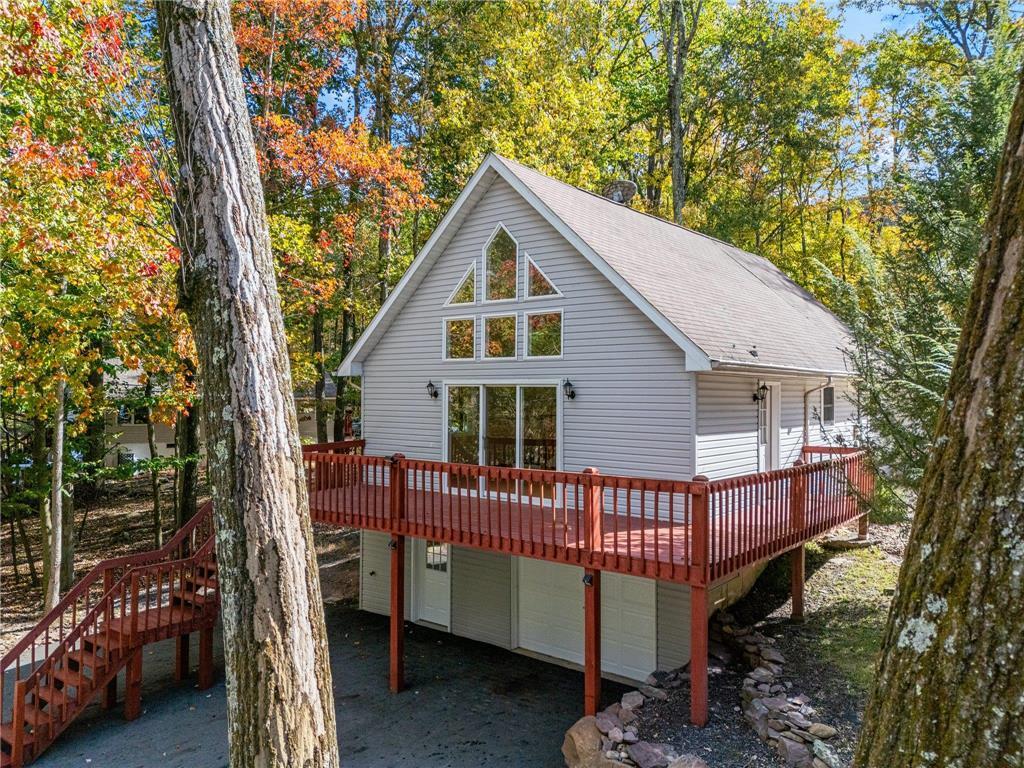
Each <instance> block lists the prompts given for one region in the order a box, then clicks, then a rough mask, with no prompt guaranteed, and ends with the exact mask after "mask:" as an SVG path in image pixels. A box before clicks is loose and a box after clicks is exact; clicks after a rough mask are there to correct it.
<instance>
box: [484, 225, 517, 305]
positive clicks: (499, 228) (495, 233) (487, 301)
mask: <svg viewBox="0 0 1024 768" xmlns="http://www.w3.org/2000/svg"><path fill="white" fill-rule="evenodd" d="M502 230H504V231H505V234H506V235H508V236H509V237H511V238H512V242H513V243H515V244H516V279H515V286H516V295H515V296H513V297H512V298H510V299H492V298H490V297H489V296H488V295H487V293H488V291H487V282H488V281H487V249H488V248H489V247H490V246H491V243H492V242H493V241H494V238H495V237H497V236H498V232H500V231H502ZM519 261H520V259H519V241H518V240H516V238H515V235H513V234H512V233H511V232H509V230H508V227H506V226H505V225H504V224H502V223H501V222H500V221H499V222H498V224H497V226H495V227H494V231H493V232H491V235H490V237H488V238H487V241H486V242H485V243H484V247H483V248H481V249H480V278H481V279H480V291H481V293H480V297H481V299H480V301H481V303H482V304H501V303H503V302H515V301H519Z"/></svg>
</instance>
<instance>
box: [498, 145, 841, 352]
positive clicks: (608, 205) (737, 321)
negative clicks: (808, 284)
mask: <svg viewBox="0 0 1024 768" xmlns="http://www.w3.org/2000/svg"><path fill="white" fill-rule="evenodd" d="M498 160H499V161H500V162H501V163H502V164H503V165H504V166H505V167H506V168H507V169H508V170H509V171H511V172H512V173H513V174H514V175H515V176H516V177H517V178H518V179H519V180H520V181H521V182H522V183H523V184H524V185H525V186H527V187H528V188H529V189H530V191H532V192H533V193H534V194H535V195H536V196H537V197H538V198H539V199H540V200H541V201H542V202H543V203H544V204H545V205H546V206H547V207H548V208H549V209H550V210H551V212H552V213H553V214H554V215H555V216H556V217H557V218H558V219H560V220H561V221H562V222H563V223H564V224H565V225H566V226H567V227H568V228H569V229H571V230H572V231H573V232H574V233H575V234H576V235H577V236H578V237H579V238H580V239H581V240H583V241H584V242H585V243H586V244H587V245H588V246H589V247H590V248H591V249H592V250H593V251H594V252H595V253H597V255H598V256H600V257H601V258H602V259H603V260H604V261H605V262H606V263H607V264H608V265H609V266H610V267H611V268H612V269H613V270H614V271H615V272H616V273H617V274H618V275H619V276H620V277H621V278H622V279H623V280H624V281H625V282H626V283H628V284H629V285H630V286H632V287H633V288H634V289H635V290H636V291H637V292H638V293H640V294H641V295H642V296H643V297H644V298H645V299H646V300H647V301H648V302H649V303H650V304H651V305H653V307H654V308H655V309H656V310H657V311H658V312H659V313H660V314H661V315H662V316H664V317H665V319H666V320H668V321H669V322H670V323H671V324H672V325H674V326H675V327H676V328H678V329H679V330H680V331H681V332H682V333H684V334H685V335H686V336H687V337H689V339H690V340H691V341H693V342H694V343H695V344H696V345H697V346H698V347H700V348H701V349H702V350H703V351H704V352H705V353H706V354H707V356H708V357H709V358H711V360H712V361H713V362H717V363H726V364H730V363H732V364H743V365H751V366H772V367H780V368H795V369H802V370H813V371H829V372H842V371H846V370H848V365H847V362H846V356H845V355H844V353H843V350H845V349H846V348H847V347H848V346H849V343H850V337H849V331H848V330H847V328H846V327H845V326H844V325H843V324H842V323H841V322H840V321H839V319H838V318H837V317H836V316H835V315H833V314H832V313H831V312H830V311H829V310H828V309H826V308H825V307H824V306H823V305H822V304H821V303H819V302H818V301H817V300H816V299H815V298H814V297H813V296H811V294H809V293H808V292H807V291H805V290H804V289H803V288H801V287H800V286H798V285H797V284H796V283H794V282H793V281H792V280H790V279H789V278H788V277H786V275H785V274H783V272H782V271H781V270H780V269H779V268H778V267H776V266H775V265H774V264H772V263H771V262H770V261H768V260H767V259H764V258H762V257H760V256H755V255H754V254H752V253H747V252H746V251H743V250H741V249H739V248H737V247H735V246H733V245H729V244H728V243H724V242H722V241H720V240H716V239H714V238H712V237H708V236H707V235H702V234H700V233H699V232H694V231H693V230H690V229H686V228H685V227H680V226H677V225H675V224H672V223H670V222H667V221H664V220H662V219H659V218H656V217H654V216H649V215H647V214H644V213H641V212H639V211H635V210H633V209H631V208H628V207H626V206H624V205H620V204H618V203H613V202H612V201H610V200H607V199H605V198H603V197H601V196H600V195H596V194H593V193H591V192H587V191H585V190H582V189H579V188H578V187H574V186H572V185H570V184H566V183H564V182H561V181H557V180H555V179H552V178H550V177H548V176H545V175H544V174H542V173H539V172H538V171H535V170H533V169H532V168H528V167H527V166H525V165H522V164H520V163H516V162H514V161H512V160H508V159H506V158H503V157H499V158H498ZM754 352H756V355H755V354H753V353H754Z"/></svg>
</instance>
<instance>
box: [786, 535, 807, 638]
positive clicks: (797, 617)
mask: <svg viewBox="0 0 1024 768" xmlns="http://www.w3.org/2000/svg"><path fill="white" fill-rule="evenodd" d="M805 554H806V550H805V548H804V545H803V544H801V545H800V546H798V547H795V548H794V549H791V550H790V551H789V581H790V592H791V593H792V595H793V610H792V612H791V614H790V615H791V616H792V618H793V620H794V621H802V620H803V618H804V564H805V562H806V557H805Z"/></svg>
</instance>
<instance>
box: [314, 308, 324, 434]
mask: <svg viewBox="0 0 1024 768" xmlns="http://www.w3.org/2000/svg"><path fill="white" fill-rule="evenodd" d="M312 352H313V360H314V361H315V363H314V364H315V367H316V383H315V384H314V385H313V417H314V419H315V420H316V441H317V442H318V443H326V442H327V401H326V400H325V399H324V381H325V378H326V376H327V368H326V367H325V366H324V311H323V309H322V308H321V307H317V308H316V312H315V313H314V314H313V350H312Z"/></svg>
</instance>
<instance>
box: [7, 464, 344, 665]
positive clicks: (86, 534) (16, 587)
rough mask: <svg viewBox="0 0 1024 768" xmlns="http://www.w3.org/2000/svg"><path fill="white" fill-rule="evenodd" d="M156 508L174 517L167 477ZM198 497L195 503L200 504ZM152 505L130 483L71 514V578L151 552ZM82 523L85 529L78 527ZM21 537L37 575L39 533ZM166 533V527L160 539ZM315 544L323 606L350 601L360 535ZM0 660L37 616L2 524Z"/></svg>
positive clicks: (22, 565)
mask: <svg viewBox="0 0 1024 768" xmlns="http://www.w3.org/2000/svg"><path fill="white" fill-rule="evenodd" d="M162 491H163V493H162V494H161V504H162V505H163V517H164V519H165V520H170V519H171V518H172V517H173V511H172V496H171V477H170V475H168V476H167V477H165V478H163V481H162ZM205 501H206V497H205V496H203V497H202V498H201V500H200V502H201V503H202V502H205ZM152 509H153V508H152V500H151V497H150V495H149V481H148V479H146V478H135V479H133V480H130V481H125V482H120V483H116V484H113V483H112V484H111V485H110V487H108V488H107V489H106V491H105V498H103V499H101V501H100V502H99V503H98V504H97V505H96V506H94V507H92V508H90V509H79V510H76V511H75V533H76V535H77V534H78V532H79V531H82V536H81V539H80V540H79V541H77V543H76V546H75V578H76V580H77V579H79V578H81V577H82V576H84V575H85V574H86V573H87V572H88V571H89V569H90V568H92V567H93V566H94V565H96V563H98V562H100V561H101V560H105V559H107V558H111V557H119V556H121V555H130V554H135V553H137V552H145V551H147V550H150V549H153V534H152ZM83 518H84V519H85V526H84V528H83V527H82V521H83ZM24 525H25V533H26V534H27V536H28V538H29V544H30V546H31V548H32V553H33V555H34V556H35V558H36V563H35V569H36V572H37V574H39V573H40V572H41V570H42V564H41V562H39V555H40V552H41V548H40V529H39V521H38V520H36V519H34V518H26V519H25V520H24ZM170 534H171V527H170V526H169V525H167V526H165V529H164V536H165V539H166V537H167V536H169V535H170ZM313 535H314V541H315V543H316V549H317V559H318V561H319V563H320V578H321V588H322V590H323V596H324V601H325V602H327V603H341V602H346V601H354V600H355V599H356V598H357V597H358V590H359V532H358V531H355V530H350V529H344V528H336V527H332V526H320V525H315V526H314V532H313ZM0 554H2V557H0V655H2V654H4V653H6V652H7V651H9V650H10V649H11V648H12V647H13V646H14V644H15V643H16V642H17V641H18V640H19V639H20V638H21V636H22V635H23V634H24V633H25V632H26V631H28V630H29V629H30V628H31V627H32V626H33V625H34V624H35V623H36V621H38V620H39V618H40V617H41V616H42V611H41V608H40V607H41V605H42V602H43V594H42V589H41V588H40V587H38V586H33V585H32V583H31V579H30V576H29V569H28V564H27V563H26V560H25V551H24V548H23V546H22V542H21V540H20V536H19V540H18V542H17V558H18V568H17V575H16V574H15V568H14V558H13V555H14V550H13V549H12V541H11V529H10V527H9V525H7V524H5V525H4V526H3V529H2V531H0Z"/></svg>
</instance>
